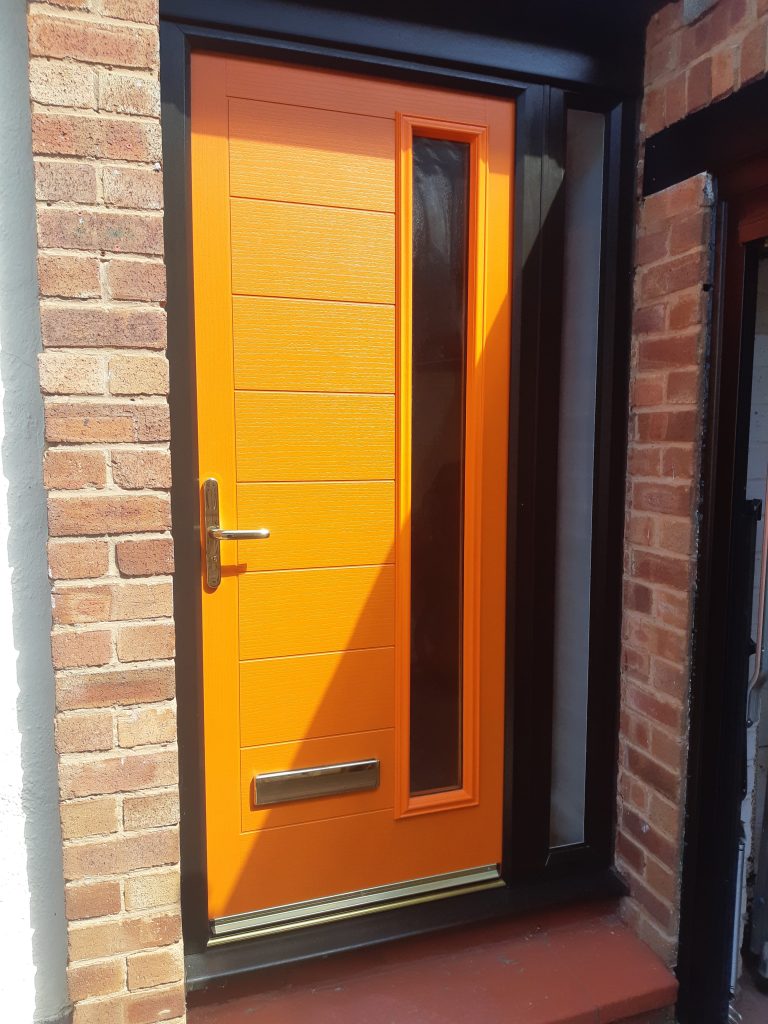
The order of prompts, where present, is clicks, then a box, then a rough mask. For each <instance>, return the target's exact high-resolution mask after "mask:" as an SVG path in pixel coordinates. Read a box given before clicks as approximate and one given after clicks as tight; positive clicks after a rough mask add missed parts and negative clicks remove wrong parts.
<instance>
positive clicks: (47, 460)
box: [43, 448, 107, 490]
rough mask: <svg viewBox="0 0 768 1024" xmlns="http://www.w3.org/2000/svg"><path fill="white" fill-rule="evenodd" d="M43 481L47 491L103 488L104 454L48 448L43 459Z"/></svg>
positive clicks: (105, 466)
mask: <svg viewBox="0 0 768 1024" xmlns="http://www.w3.org/2000/svg"><path fill="white" fill-rule="evenodd" d="M43 480H44V482H45V486H46V487H48V488H49V489H53V490H55V489H64V490H76V489H78V488H81V487H103V486H104V485H105V483H106V482H107V460H106V456H105V455H104V452H91V451H78V450H68V449H59V448H50V449H49V450H48V451H47V452H46V453H45V456H44V458H43Z"/></svg>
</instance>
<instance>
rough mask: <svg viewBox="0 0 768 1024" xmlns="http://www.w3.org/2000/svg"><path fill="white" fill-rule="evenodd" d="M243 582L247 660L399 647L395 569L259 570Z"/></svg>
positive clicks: (242, 637) (243, 645) (242, 639)
mask: <svg viewBox="0 0 768 1024" xmlns="http://www.w3.org/2000/svg"><path fill="white" fill-rule="evenodd" d="M238 583H239V601H238V605H239V626H240V630H239V632H240V658H241V660H243V661H245V660H249V659H254V658H276V657H281V656H283V655H288V654H322V653H324V652H326V651H342V650H345V649H350V650H354V649H356V648H360V649H362V648H368V647H390V646H392V645H393V644H394V639H395V607H394V605H395V569H394V566H392V565H381V566H363V567H355V568H344V569H302V570H296V571H293V572H256V573H248V574H247V575H245V576H241V577H240V578H239V580H238Z"/></svg>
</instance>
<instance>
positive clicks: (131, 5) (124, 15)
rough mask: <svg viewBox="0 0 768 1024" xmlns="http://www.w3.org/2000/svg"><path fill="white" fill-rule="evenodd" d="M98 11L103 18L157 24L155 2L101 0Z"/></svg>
mask: <svg viewBox="0 0 768 1024" xmlns="http://www.w3.org/2000/svg"><path fill="white" fill-rule="evenodd" d="M100 11H101V14H102V15H103V17H105V18H119V19H120V20H121V21H133V22H141V23H142V24H146V25H155V24H157V17H158V14H157V11H158V4H157V0H101V4H100Z"/></svg>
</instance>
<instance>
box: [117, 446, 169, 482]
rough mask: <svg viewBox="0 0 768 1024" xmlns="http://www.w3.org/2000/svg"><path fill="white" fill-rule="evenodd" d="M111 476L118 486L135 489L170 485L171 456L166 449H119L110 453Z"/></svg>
mask: <svg viewBox="0 0 768 1024" xmlns="http://www.w3.org/2000/svg"><path fill="white" fill-rule="evenodd" d="M112 476H113V478H114V481H115V483H116V484H117V485H118V486H119V487H124V488H126V489H127V490H136V489H141V488H145V487H149V488H169V487H170V486H171V456H170V452H167V451H156V450H149V451H135V452H129V451H121V452H114V453H113V454H112Z"/></svg>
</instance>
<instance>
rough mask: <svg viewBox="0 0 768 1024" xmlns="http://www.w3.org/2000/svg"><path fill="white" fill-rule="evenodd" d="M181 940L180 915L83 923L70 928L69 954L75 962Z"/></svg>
mask: <svg viewBox="0 0 768 1024" xmlns="http://www.w3.org/2000/svg"><path fill="white" fill-rule="evenodd" d="M150 838H151V837H150ZM126 842H131V840H130V839H127V840H126ZM180 938H181V918H180V916H179V914H178V913H164V914H152V915H148V914H147V915H145V914H142V915H141V916H137V917H126V918H123V919H121V920H117V921H94V922H88V923H85V922H84V923H83V924H77V925H75V926H73V927H72V928H71V929H70V933H69V955H70V958H71V959H72V960H91V959H96V958H99V957H109V956H114V955H116V954H119V953H132V952H135V951H138V950H143V949H147V948H152V947H153V946H170V945H173V944H174V943H176V942H178V941H179V939H180Z"/></svg>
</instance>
